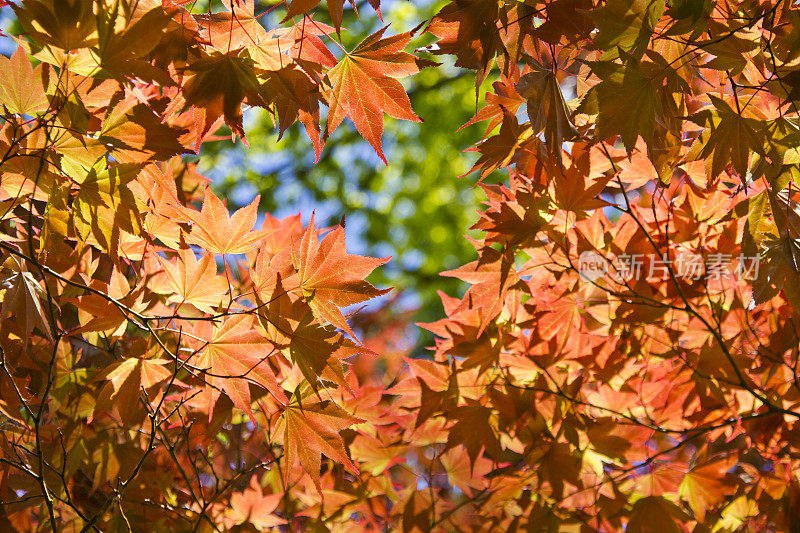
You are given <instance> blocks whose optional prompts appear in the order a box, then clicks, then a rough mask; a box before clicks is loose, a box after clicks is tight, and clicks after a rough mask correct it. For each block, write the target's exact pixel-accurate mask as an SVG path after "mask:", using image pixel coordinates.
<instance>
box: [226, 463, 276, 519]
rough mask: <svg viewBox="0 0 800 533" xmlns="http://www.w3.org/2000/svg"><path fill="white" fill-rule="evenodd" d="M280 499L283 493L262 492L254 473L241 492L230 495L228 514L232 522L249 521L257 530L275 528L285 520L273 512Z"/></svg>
mask: <svg viewBox="0 0 800 533" xmlns="http://www.w3.org/2000/svg"><path fill="white" fill-rule="evenodd" d="M282 499H283V494H264V491H263V490H262V488H261V485H259V483H258V476H255V475H254V476H253V477H252V478H250V485H249V486H248V487H247V488H245V489H244V491H243V492H235V493H233V494H232V495H231V508H230V509H229V511H228V516H230V518H231V519H232V520H233V523H234V524H245V523H249V524H252V525H254V526H255V527H256V528H257V529H259V530H262V529H271V528H275V527H278V526H280V525H283V524H286V520H284V519H282V518H279V517H278V516H275V514H274V513H275V509H276V508H277V507H278V504H280V502H281V500H282Z"/></svg>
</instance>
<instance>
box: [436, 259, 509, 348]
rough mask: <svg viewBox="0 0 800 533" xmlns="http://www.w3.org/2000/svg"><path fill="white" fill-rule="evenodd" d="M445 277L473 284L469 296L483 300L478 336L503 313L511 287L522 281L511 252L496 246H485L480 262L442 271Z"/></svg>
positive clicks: (481, 301) (479, 300)
mask: <svg viewBox="0 0 800 533" xmlns="http://www.w3.org/2000/svg"><path fill="white" fill-rule="evenodd" d="M442 276H449V277H454V278H458V279H460V280H463V281H466V282H467V283H470V284H472V287H470V296H471V297H472V298H475V299H477V301H478V302H480V304H481V306H482V307H484V313H485V314H483V316H482V317H481V323H480V327H479V329H478V336H480V335H481V334H482V333H483V331H484V330H485V329H486V327H487V326H488V325H489V323H491V321H492V320H494V319H495V317H497V315H498V313H500V311H501V309H502V307H503V303H504V302H505V301H506V298H505V297H506V294H507V293H508V291H509V289H511V288H512V287H513V286H515V285H516V284H517V283H519V282H520V279H519V276H518V275H517V269H516V267H515V266H514V262H513V259H512V258H511V257H510V255H509V254H508V253H502V252H499V251H497V250H495V249H493V248H483V249H482V250H481V256H480V258H479V259H478V260H477V261H473V262H472V263H468V264H466V265H464V266H462V267H460V268H457V269H455V270H449V271H446V272H442Z"/></svg>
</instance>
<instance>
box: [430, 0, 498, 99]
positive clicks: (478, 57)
mask: <svg viewBox="0 0 800 533" xmlns="http://www.w3.org/2000/svg"><path fill="white" fill-rule="evenodd" d="M499 14H500V11H499V9H498V3H497V2H486V1H484V0H454V1H452V2H450V3H449V4H447V5H446V6H444V7H443V8H442V10H441V11H439V13H437V14H436V16H435V17H434V18H433V20H431V22H430V24H428V27H427V28H426V31H428V32H430V33H432V34H433V35H435V36H437V37H439V41H438V42H437V43H436V45H435V47H433V48H432V50H431V51H432V52H433V53H434V54H437V55H442V54H452V55H455V56H456V66H457V67H464V68H470V69H475V70H477V71H478V75H477V76H476V78H475V87H476V88H477V87H478V86H480V84H481V83H483V80H484V79H486V76H487V75H488V73H489V68H488V67H489V64H490V62H491V61H492V59H494V57H495V55H496V54H497V53H498V52H499V51H500V50H503V49H504V47H503V41H502V39H501V38H500V34H499V32H498V29H497V19H498V16H499Z"/></svg>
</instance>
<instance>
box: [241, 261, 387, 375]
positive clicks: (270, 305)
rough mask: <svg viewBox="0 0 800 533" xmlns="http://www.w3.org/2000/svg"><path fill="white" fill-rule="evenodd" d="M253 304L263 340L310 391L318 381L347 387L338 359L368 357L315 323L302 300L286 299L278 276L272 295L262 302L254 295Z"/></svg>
mask: <svg viewBox="0 0 800 533" xmlns="http://www.w3.org/2000/svg"><path fill="white" fill-rule="evenodd" d="M267 294H270V293H267ZM265 299H266V298H265ZM256 301H257V302H258V304H259V310H260V312H259V313H258V320H259V323H260V324H261V327H262V328H263V331H264V335H265V337H266V338H267V339H269V340H270V342H272V343H273V344H274V345H275V346H277V347H278V348H279V349H280V350H281V351H282V352H283V353H284V354H286V355H287V357H289V359H291V361H292V362H293V363H294V364H296V365H297V367H298V368H299V369H300V372H301V374H302V375H303V376H304V377H305V378H306V380H308V383H309V384H310V386H311V388H312V389H313V390H314V391H318V390H319V387H320V379H325V380H327V381H329V382H335V383H338V384H339V385H342V386H343V387H345V388H349V384H348V383H347V381H346V380H345V377H344V372H343V370H342V360H344V359H346V358H347V357H350V356H352V355H355V354H359V353H360V354H371V353H372V352H371V351H370V350H368V349H367V348H364V347H360V346H357V345H356V344H354V343H353V342H352V341H350V340H349V339H347V338H346V337H345V336H344V335H342V334H341V333H339V332H338V331H336V330H335V329H334V328H332V327H330V326H322V325H321V324H319V323H318V322H316V321H315V320H314V315H313V314H312V312H311V309H310V308H309V306H308V304H307V303H306V302H305V301H303V300H301V299H297V300H293V299H292V297H290V296H289V293H288V292H287V291H286V290H285V289H284V287H283V284H282V280H281V278H280V276H278V277H277V279H276V280H274V285H273V292H272V293H271V295H270V297H269V298H268V299H266V303H265V302H263V301H262V298H261V297H259V296H258V295H256Z"/></svg>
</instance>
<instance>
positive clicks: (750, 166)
mask: <svg viewBox="0 0 800 533" xmlns="http://www.w3.org/2000/svg"><path fill="white" fill-rule="evenodd" d="M798 16H800V11H798V10H797V8H796V6H794V5H793V3H792V2H784V1H774V2H773V1H749V0H744V1H738V0H737V1H734V0H723V1H716V2H715V1H710V0H707V1H677V0H675V1H672V2H665V1H664V0H606V1H602V2H597V1H593V0H555V1H552V2H540V1H535V0H526V1H524V2H502V1H501V2H482V1H472V0H454V1H453V2H452V3H450V4H449V5H448V6H446V7H444V8H443V10H442V11H441V12H440V13H439V14H438V15H437V16H436V17H435V18H434V19H433V21H432V22H431V23H430V25H429V26H428V31H431V32H433V33H435V34H436V35H438V36H439V37H440V38H441V39H440V40H439V42H438V44H437V46H436V48H435V49H434V52H435V53H439V54H453V55H455V57H456V59H457V63H456V64H458V65H461V66H463V67H465V68H470V69H474V70H475V71H476V82H477V83H479V82H481V81H482V80H483V79H484V78H485V76H486V75H487V72H488V71H489V69H490V68H491V67H492V65H496V66H497V68H498V69H499V71H500V73H501V78H500V79H499V80H498V81H497V82H496V83H494V90H493V91H492V92H490V93H488V94H486V105H485V107H483V108H482V109H481V110H480V111H479V112H478V113H477V114H476V116H475V118H474V119H473V121H475V122H484V123H488V126H487V132H486V136H485V138H484V140H483V141H481V142H480V143H479V144H478V145H477V146H476V148H475V149H476V150H477V151H478V152H479V154H480V158H479V160H478V161H477V163H476V164H475V167H474V169H473V170H474V171H475V172H476V173H478V174H479V176H480V177H483V176H485V175H487V174H488V173H489V172H491V171H494V170H495V169H503V168H507V169H509V173H510V181H509V183H508V185H506V186H493V185H484V186H483V188H484V189H485V191H486V194H487V196H488V201H487V203H486V208H485V210H483V212H482V213H481V216H480V220H479V221H478V222H477V224H476V225H475V226H474V229H478V230H480V231H481V232H482V236H481V238H480V239H478V240H476V241H474V244H475V247H476V249H477V251H478V255H479V259H478V260H477V261H475V262H473V263H470V264H467V265H465V266H463V267H461V268H458V269H456V270H452V271H450V272H446V273H445V275H447V276H455V277H457V278H459V279H462V280H464V281H465V282H467V283H469V284H470V288H469V289H468V290H467V292H466V294H464V296H463V297H461V298H452V297H449V296H443V303H444V309H445V313H446V318H444V319H442V320H439V321H437V322H434V323H432V324H428V325H427V326H426V327H427V328H429V329H430V330H431V331H433V332H434V333H435V334H436V335H437V342H436V347H435V352H434V358H433V361H416V362H413V363H412V364H411V370H412V374H413V376H414V378H416V380H417V381H418V382H419V389H418V394H419V395H418V397H417V398H416V401H414V402H413V403H411V404H406V405H405V407H406V408H407V409H411V410H416V411H417V420H416V426H417V429H416V431H417V432H418V433H421V434H425V435H426V436H427V438H428V439H429V440H430V442H431V449H432V450H433V452H432V453H433V455H434V459H433V461H432V462H433V466H432V467H431V470H432V472H434V473H441V474H446V476H442V477H441V478H437V477H436V476H435V474H434V475H433V476H432V477H431V478H430V479H429V482H430V486H431V495H430V498H427V499H425V500H424V503H423V498H420V497H418V498H417V499H416V500H415V509H416V513H415V514H414V516H413V518H414V520H415V522H414V523H415V524H417V526H418V527H419V528H420V529H424V524H425V523H426V522H427V523H442V522H443V521H447V522H449V523H450V524H451V525H452V527H454V528H456V529H470V528H476V529H477V528H487V527H490V528H492V529H497V530H510V531H514V530H518V529H521V530H526V531H578V530H580V531H623V530H624V531H627V532H641V531H659V532H661V531H734V530H737V531H738V530H747V531H791V530H794V529H796V528H797V527H798V524H799V523H800V515H798V509H800V507H798V499H797V498H798V494H800V492H799V491H800V483H799V480H798V477H797V469H798V466H799V465H798V463H797V451H798V445H800V440H798V429H800V425H799V424H798V419H800V395H798V393H799V392H800V376H798V357H800V351H798V338H799V337H798V330H797V321H796V317H797V310H798V309H800V294H798V289H797V287H798V285H797V279H798V277H797V276H798V270H799V268H798V265H799V264H800V263H798V261H797V258H798V255H797V243H798V240H797V239H798V238H799V237H800V233H798V229H800V226H798V225H797V224H798V222H799V221H800V219H798V216H799V215H800V210H798V204H797V194H796V193H797V178H798V171H800V166H798V163H800V159H799V158H798V152H797V148H796V147H797V141H798V139H800V137H799V136H798V135H799V134H800V129H799V127H800V123H799V122H798V118H799V117H798V109H797V99H798V92H797V88H796V87H797V79H798V73H800V70H798V69H799V68H800V62H799V61H798V59H800V47H798V42H800V41H798V29H800V25H798ZM586 254H588V255H586ZM582 255H583V257H584V258H586V257H589V258H592V260H593V261H600V264H599V266H600V267H602V268H600V271H601V272H602V271H603V270H606V269H607V271H608V273H607V274H606V275H603V276H599V277H598V276H597V275H594V274H591V275H583V276H581V270H580V267H581V256H582ZM686 257H693V258H695V259H697V264H698V266H699V267H700V270H698V271H697V272H696V273H695V274H693V275H687V273H686V272H682V267H681V263H682V261H684V260H685V258H686ZM756 257H758V259H756ZM747 258H750V259H749V260H751V262H755V261H760V262H759V263H758V266H759V268H758V270H757V272H756V270H755V269H753V271H752V272H751V277H752V278H753V279H752V280H749V279H748V278H747V276H744V275H740V276H738V277H737V276H733V275H722V271H723V270H729V272H730V273H731V274H735V273H736V271H737V270H739V271H740V273H741V274H744V273H745V272H746V271H747V269H748V268H750V267H752V264H750V265H745V263H746V262H747V260H748V259H747ZM626 261H627V268H625V266H626ZM633 261H635V262H640V263H641V264H640V265H638V266H637V265H635V264H633V263H632V262H633ZM720 261H726V262H729V264H725V265H723V266H722V267H721V266H720V264H721V263H720ZM637 272H638V275H637ZM584 274H586V272H584ZM409 397H410V395H409V396H407V397H406V398H409ZM409 401H410V400H409ZM456 450H461V453H466V455H467V457H468V460H466V463H467V465H468V467H469V470H468V471H467V469H466V468H465V469H464V470H463V471H462V472H461V474H462V476H463V475H464V474H468V475H467V476H466V477H462V478H459V477H458V476H457V475H454V474H453V473H452V472H451V471H450V470H449V468H448V467H449V465H448V463H447V461H446V460H445V458H446V457H447V454H452V453H453V452H454V451H456ZM439 457H441V458H442V459H441V460H440V461H437V460H436V459H437V458H439ZM462 460H464V459H463V458H462ZM445 478H446V480H445ZM452 486H455V487H457V488H460V489H462V492H461V493H453V491H452ZM487 524H488V525H490V526H487ZM404 525H406V526H407V525H408V524H407V523H405V522H404Z"/></svg>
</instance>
